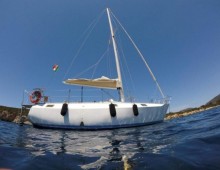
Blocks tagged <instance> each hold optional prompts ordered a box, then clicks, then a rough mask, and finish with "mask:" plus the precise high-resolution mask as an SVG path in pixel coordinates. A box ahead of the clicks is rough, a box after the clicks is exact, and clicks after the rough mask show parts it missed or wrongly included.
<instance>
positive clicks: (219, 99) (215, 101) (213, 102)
mask: <svg viewBox="0 0 220 170" xmlns="http://www.w3.org/2000/svg"><path fill="white" fill-rule="evenodd" d="M216 104H217V105H220V94H219V95H218V96H216V97H214V98H213V99H212V100H210V101H209V102H208V103H206V105H216Z"/></svg>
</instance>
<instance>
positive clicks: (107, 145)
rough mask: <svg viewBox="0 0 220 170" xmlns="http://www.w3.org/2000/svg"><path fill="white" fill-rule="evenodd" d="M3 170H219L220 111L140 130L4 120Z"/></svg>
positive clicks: (0, 136)
mask: <svg viewBox="0 0 220 170" xmlns="http://www.w3.org/2000/svg"><path fill="white" fill-rule="evenodd" d="M0 169H1V170H2V169H15V170H23V169H28V170H29V169H33V170H35V169H36V170H40V169H47V170H53V169H62V170H71V169H72V170H77V169H101V170H105V169H110V170H111V169H112V170H114V169H115V170H123V169H137V170H141V169H149V170H151V169H152V170H157V169H158V170H162V169H163V170H164V169H169V170H172V169H173V170H176V169H178V170H188V169H189V170H191V169H199V170H200V169H202V170H208V169H210V170H214V169H218V170H219V169H220V107H217V108H214V109H211V110H208V111H204V112H201V113H197V114H194V115H191V116H187V117H183V118H177V119H173V120H167V121H164V122H163V123H159V124H155V125H150V126H143V127H138V128H123V129H115V130H102V131H74V130H52V129H51V130H50V129H37V128H33V127H32V126H30V125H24V126H19V125H17V124H14V123H9V122H3V121H0Z"/></svg>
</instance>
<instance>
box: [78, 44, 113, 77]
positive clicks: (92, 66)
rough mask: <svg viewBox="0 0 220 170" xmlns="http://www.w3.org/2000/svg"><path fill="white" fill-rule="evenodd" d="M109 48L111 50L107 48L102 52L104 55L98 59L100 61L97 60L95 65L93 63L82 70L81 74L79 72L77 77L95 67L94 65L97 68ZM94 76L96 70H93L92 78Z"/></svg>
mask: <svg viewBox="0 0 220 170" xmlns="http://www.w3.org/2000/svg"><path fill="white" fill-rule="evenodd" d="M108 50H109V49H108V48H107V50H106V51H105V52H104V53H103V54H102V56H101V57H100V58H99V59H98V61H97V62H96V63H95V64H93V65H91V66H90V67H88V68H87V69H85V70H83V71H82V72H80V73H79V74H77V75H76V76H75V77H79V76H81V75H82V74H84V73H86V72H87V71H89V70H90V69H92V68H94V67H95V69H96V67H97V65H98V64H99V63H100V62H101V61H102V59H103V58H104V56H105V54H106V53H107V52H108ZM93 76H94V71H93V74H92V78H93Z"/></svg>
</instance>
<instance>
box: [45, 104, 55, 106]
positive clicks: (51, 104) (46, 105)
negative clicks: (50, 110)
mask: <svg viewBox="0 0 220 170" xmlns="http://www.w3.org/2000/svg"><path fill="white" fill-rule="evenodd" d="M53 106H54V105H53V104H48V105H46V107H53Z"/></svg>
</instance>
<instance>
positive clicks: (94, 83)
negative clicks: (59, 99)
mask: <svg viewBox="0 0 220 170" xmlns="http://www.w3.org/2000/svg"><path fill="white" fill-rule="evenodd" d="M63 83H65V84H71V85H79V86H89V87H96V88H107V89H117V88H119V87H121V83H120V82H119V81H118V79H110V78H108V77H105V76H102V77H101V78H97V79H67V80H65V81H64V82H63Z"/></svg>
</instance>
